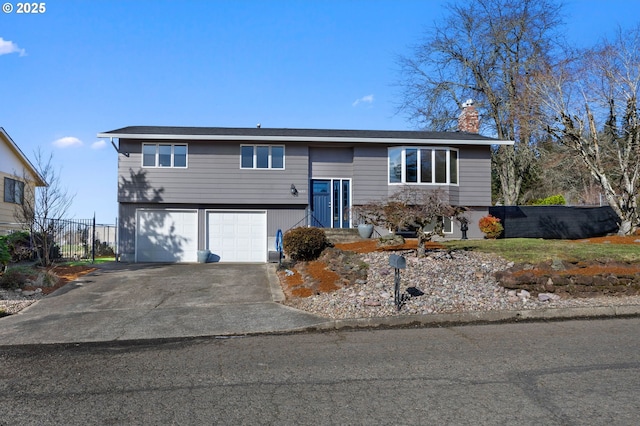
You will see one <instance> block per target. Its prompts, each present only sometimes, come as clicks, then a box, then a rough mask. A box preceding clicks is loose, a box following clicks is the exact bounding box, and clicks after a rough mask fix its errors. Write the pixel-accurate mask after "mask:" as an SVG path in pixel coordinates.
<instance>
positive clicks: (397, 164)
mask: <svg viewBox="0 0 640 426" xmlns="http://www.w3.org/2000/svg"><path fill="white" fill-rule="evenodd" d="M400 182H402V148H392V149H390V150H389V183H400Z"/></svg>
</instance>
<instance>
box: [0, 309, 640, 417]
mask: <svg viewBox="0 0 640 426" xmlns="http://www.w3.org/2000/svg"><path fill="white" fill-rule="evenodd" d="M639 332H640V318H627V319H624V318H619V319H608V320H572V321H559V322H541V323H520V324H518V323H516V324H493V325H469V326H457V327H442V328H416V329H392V330H360V331H327V332H316V333H297V334H284V335H256V336H247V337H217V338H216V337H199V338H187V339H169V340H140V341H127V342H103V343H76V344H54V345H26V346H20V345H15V346H3V347H0V374H1V376H0V412H1V413H2V415H1V416H0V424H22V425H25V424H26V425H28V424H39V425H47V424H83V425H86V424H279V425H280V424H367V425H370V424H457V425H465V424H468V425H471V424H473V425H495V424H518V425H540V424H544V425H583V424H589V425H635V424H637V417H638V416H637V414H638V405H637V402H638V399H637V398H638V397H637V396H638V394H639V392H640V339H639V338H638V336H639V335H640V333H639Z"/></svg>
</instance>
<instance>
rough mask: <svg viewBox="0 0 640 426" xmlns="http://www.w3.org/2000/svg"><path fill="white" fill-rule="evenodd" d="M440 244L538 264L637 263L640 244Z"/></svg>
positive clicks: (513, 240) (501, 241)
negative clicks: (563, 261)
mask: <svg viewBox="0 0 640 426" xmlns="http://www.w3.org/2000/svg"><path fill="white" fill-rule="evenodd" d="M638 238H640V237H638ZM443 244H444V245H445V246H446V247H448V248H451V249H464V250H472V251H479V252H485V253H495V254H498V255H500V256H502V257H504V258H505V259H507V260H511V261H514V262H523V263H538V262H544V261H546V260H551V259H554V258H559V259H562V260H567V261H585V260H601V261H609V262H610V261H626V262H640V243H635V244H602V243H598V244H596V243H589V242H584V241H580V240H578V241H569V240H542V239H533V238H505V239H499V240H459V241H447V242H445V243H443Z"/></svg>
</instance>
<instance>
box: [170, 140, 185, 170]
mask: <svg viewBox="0 0 640 426" xmlns="http://www.w3.org/2000/svg"><path fill="white" fill-rule="evenodd" d="M173 167H187V146H186V145H174V146H173Z"/></svg>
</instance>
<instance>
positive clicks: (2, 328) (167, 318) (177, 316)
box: [0, 263, 326, 345]
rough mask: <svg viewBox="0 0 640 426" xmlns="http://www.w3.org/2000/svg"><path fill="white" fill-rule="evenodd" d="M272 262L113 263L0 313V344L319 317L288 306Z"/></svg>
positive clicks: (218, 330) (276, 325)
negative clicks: (21, 306)
mask: <svg viewBox="0 0 640 426" xmlns="http://www.w3.org/2000/svg"><path fill="white" fill-rule="evenodd" d="M283 297H284V296H283V294H282V291H281V289H280V286H279V283H278V281H277V277H276V275H275V268H274V265H270V264H213V263H209V264H171V265H165V264H162V265H161V264H122V263H112V264H105V265H102V266H100V269H99V270H98V271H96V272H94V273H92V274H89V275H86V276H84V277H82V278H81V279H79V280H77V281H75V282H72V283H69V284H67V285H66V286H65V287H63V288H61V289H59V290H58V291H56V292H55V293H53V294H51V295H49V296H47V297H46V298H44V299H41V300H40V301H38V302H37V303H35V304H33V305H31V306H29V307H28V308H26V309H24V310H23V311H21V312H20V313H18V314H15V315H11V316H8V317H4V318H2V319H0V345H19V344H42V343H75V342H101V341H102V342H104V341H116V340H136V339H156V338H177V337H194V336H216V335H238V334H250V333H265V332H283V331H293V330H300V329H304V328H307V327H311V326H314V325H317V324H321V323H323V322H326V320H325V319H323V318H320V317H317V316H315V315H311V314H308V313H305V312H302V311H299V310H296V309H293V308H289V307H287V306H283V305H281V304H279V303H276V302H278V301H281V300H282V299H283Z"/></svg>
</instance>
